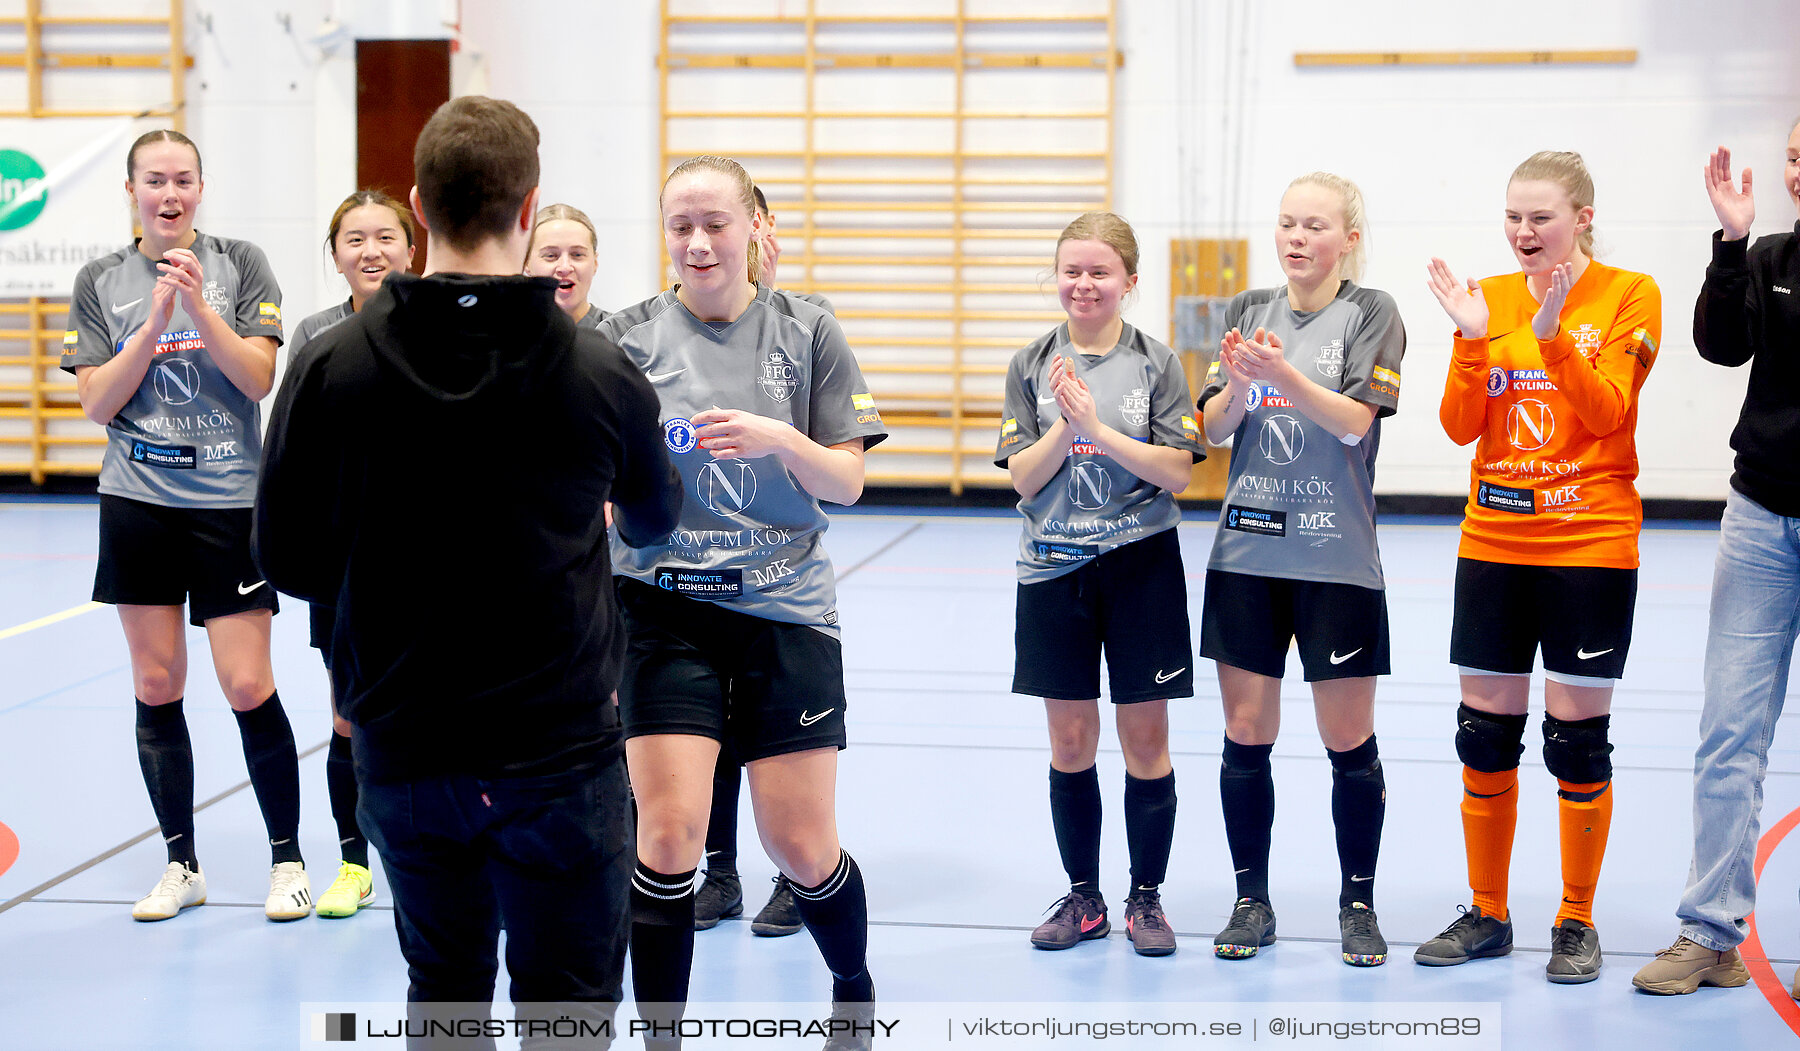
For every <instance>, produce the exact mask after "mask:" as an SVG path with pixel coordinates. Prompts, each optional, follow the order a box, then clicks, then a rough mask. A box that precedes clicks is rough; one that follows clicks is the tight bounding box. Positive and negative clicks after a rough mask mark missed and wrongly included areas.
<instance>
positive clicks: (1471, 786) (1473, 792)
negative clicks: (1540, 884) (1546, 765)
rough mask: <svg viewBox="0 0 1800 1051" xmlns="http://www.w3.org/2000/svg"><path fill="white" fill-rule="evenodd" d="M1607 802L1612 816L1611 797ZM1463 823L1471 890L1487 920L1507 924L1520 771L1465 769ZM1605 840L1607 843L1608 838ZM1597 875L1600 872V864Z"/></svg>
mask: <svg viewBox="0 0 1800 1051" xmlns="http://www.w3.org/2000/svg"><path fill="white" fill-rule="evenodd" d="M1607 800H1608V802H1607V806H1608V808H1609V810H1608V812H1609V813H1610V808H1611V805H1612V803H1611V797H1610V795H1609V796H1608V797H1607ZM1462 819H1463V847H1464V849H1465V850H1467V851H1468V854H1469V889H1470V890H1472V891H1474V892H1475V906H1476V908H1479V909H1480V910H1481V912H1482V915H1484V916H1492V917H1493V918H1494V919H1497V920H1504V919H1506V917H1507V913H1506V881H1507V877H1508V875H1510V873H1511V870H1512V845H1513V829H1514V828H1515V827H1516V826H1517V825H1518V823H1519V771H1518V770H1517V769H1516V768H1515V769H1512V770H1502V771H1500V772H1499V773H1497V774H1490V773H1485V772H1483V771H1481V770H1476V769H1474V768H1473V767H1468V766H1465V767H1463V801H1462ZM1601 840H1602V842H1604V841H1605V836H1604V834H1603V835H1602V836H1601ZM1566 854H1567V852H1566V851H1565V856H1566ZM1595 871H1596V872H1597V871H1599V863H1598V861H1596V862H1595ZM1588 889H1589V891H1590V895H1589V897H1590V898H1591V897H1592V894H1591V891H1592V889H1593V888H1592V886H1591V885H1590V886H1589V888H1588Z"/></svg>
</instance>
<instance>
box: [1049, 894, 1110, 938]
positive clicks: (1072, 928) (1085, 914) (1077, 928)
mask: <svg viewBox="0 0 1800 1051" xmlns="http://www.w3.org/2000/svg"><path fill="white" fill-rule="evenodd" d="M1050 908H1052V909H1054V910H1055V912H1053V913H1052V914H1051V916H1050V918H1049V919H1047V920H1045V921H1044V922H1043V923H1040V924H1038V927H1037V930H1034V931H1032V932H1031V944H1033V945H1035V946H1037V947H1038V948H1040V949H1067V948H1069V947H1070V946H1072V945H1074V944H1076V943H1077V942H1085V941H1092V940H1093V939H1095V938H1104V937H1106V936H1107V934H1108V933H1109V932H1111V931H1112V924H1110V923H1108V922H1107V921H1106V902H1105V901H1103V900H1101V898H1100V896H1099V895H1098V894H1084V893H1082V892H1081V891H1078V890H1071V891H1069V893H1067V894H1065V895H1063V897H1062V899H1061V900H1060V901H1058V902H1057V903H1056V904H1054V905H1052V906H1050Z"/></svg>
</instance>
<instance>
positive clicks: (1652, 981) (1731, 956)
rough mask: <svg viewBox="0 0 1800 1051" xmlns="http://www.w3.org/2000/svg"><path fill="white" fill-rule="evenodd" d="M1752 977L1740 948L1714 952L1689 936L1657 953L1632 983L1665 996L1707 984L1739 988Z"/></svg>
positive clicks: (1687, 991) (1679, 939)
mask: <svg viewBox="0 0 1800 1051" xmlns="http://www.w3.org/2000/svg"><path fill="white" fill-rule="evenodd" d="M1749 980H1750V969H1749V968H1748V967H1745V966H1744V959H1743V957H1741V956H1739V955H1738V951H1737V950H1736V949H1728V950H1726V951H1725V952H1714V951H1713V950H1711V949H1708V948H1707V947H1706V946H1704V945H1701V944H1699V943H1698V942H1694V941H1690V940H1688V939H1687V938H1685V937H1682V938H1677V939H1675V944H1674V945H1671V946H1669V947H1668V948H1667V949H1664V950H1663V951H1662V952H1659V953H1657V954H1656V959H1654V960H1651V961H1650V962H1649V963H1647V964H1645V965H1644V966H1643V969H1642V970H1640V971H1638V973H1637V977H1635V978H1633V979H1632V980H1631V984H1632V985H1635V986H1637V987H1638V988H1639V989H1642V990H1643V991H1645V992H1647V993H1659V994H1662V995H1664V996H1668V995H1673V994H1677V993H1691V992H1693V991H1694V990H1695V989H1698V988H1700V987H1701V986H1703V985H1717V986H1721V987H1724V988H1728V989H1735V988H1737V987H1738V986H1740V985H1743V984H1744V983H1745V982H1748V981H1749Z"/></svg>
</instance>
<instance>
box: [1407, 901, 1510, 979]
mask: <svg viewBox="0 0 1800 1051" xmlns="http://www.w3.org/2000/svg"><path fill="white" fill-rule="evenodd" d="M1457 907H1458V908H1462V909H1463V913H1462V915H1461V916H1458V917H1457V918H1456V922H1455V923H1452V924H1451V925H1450V926H1448V927H1445V928H1444V933H1442V934H1440V935H1438V936H1437V937H1435V938H1433V939H1431V940H1430V941H1428V942H1426V943H1425V944H1424V945H1421V946H1419V947H1418V948H1417V949H1415V950H1414V951H1413V962H1414V963H1422V964H1424V965H1425V966H1427V967H1450V966H1453V965H1455V964H1459V963H1468V962H1469V961H1470V960H1478V959H1481V958H1482V957H1485V956H1505V955H1506V954H1507V953H1510V952H1512V950H1513V939H1512V921H1511V920H1496V919H1494V918H1493V917H1492V916H1488V915H1485V914H1483V913H1482V911H1481V909H1480V908H1478V907H1476V906H1473V905H1471V906H1469V907H1468V908H1463V907H1462V906H1460V905H1459V906H1457Z"/></svg>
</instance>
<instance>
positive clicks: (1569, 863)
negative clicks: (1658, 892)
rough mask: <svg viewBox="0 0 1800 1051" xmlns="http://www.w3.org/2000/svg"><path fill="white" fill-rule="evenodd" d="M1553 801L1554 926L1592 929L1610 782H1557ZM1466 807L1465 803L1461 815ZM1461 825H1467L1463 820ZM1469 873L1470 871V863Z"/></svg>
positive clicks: (1609, 806)
mask: <svg viewBox="0 0 1800 1051" xmlns="http://www.w3.org/2000/svg"><path fill="white" fill-rule="evenodd" d="M1556 797H1557V799H1556V802H1557V806H1556V810H1557V817H1558V824H1560V825H1561V826H1562V871H1563V897H1562V908H1560V909H1558V910H1557V912H1556V922H1557V923H1561V922H1562V921H1564V920H1567V919H1574V920H1580V921H1581V922H1582V923H1585V924H1587V925H1588V926H1590V927H1592V926H1593V925H1594V887H1595V886H1596V885H1597V884H1598V883H1599V882H1600V862H1601V861H1602V860H1603V859H1604V858H1605V857H1606V834H1607V831H1608V830H1609V829H1611V828H1612V811H1613V795H1612V782H1611V781H1596V782H1594V783H1592V784H1577V783H1575V782H1573V781H1563V780H1561V779H1558V780H1557V782H1556ZM1468 807H1469V804H1468V802H1467V801H1466V800H1465V801H1464V803H1463V813H1464V814H1465V815H1466V814H1467V813H1468ZM1464 824H1465V825H1466V824H1467V818H1466V816H1465V818H1464ZM1470 856H1471V857H1473V856H1474V855H1473V854H1471V855H1470ZM1470 871H1471V872H1472V871H1474V864H1473V863H1472V862H1471V864H1470ZM1504 886H1505V884H1502V887H1504ZM1477 897H1478V898H1479V895H1477Z"/></svg>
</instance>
